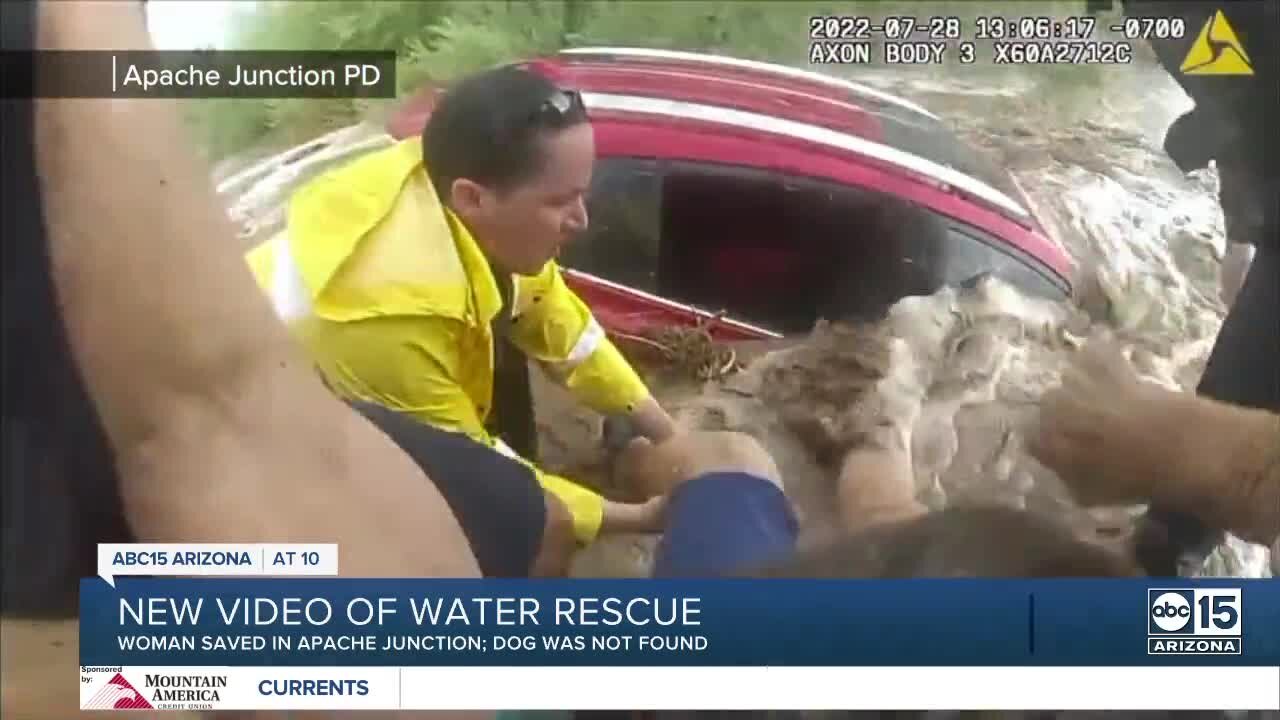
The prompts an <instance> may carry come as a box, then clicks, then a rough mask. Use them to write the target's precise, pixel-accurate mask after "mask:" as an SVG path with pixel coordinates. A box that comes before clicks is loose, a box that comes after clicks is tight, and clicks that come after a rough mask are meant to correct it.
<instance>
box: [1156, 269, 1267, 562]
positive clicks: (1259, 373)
mask: <svg viewBox="0 0 1280 720" xmlns="http://www.w3.org/2000/svg"><path fill="white" fill-rule="evenodd" d="M1197 392H1198V393H1199V394H1201V395H1204V396H1205V397H1210V398H1213V399H1215V400H1220V401H1222V402H1226V403H1231V404H1233V405H1242V406H1245V407H1252V408H1259V409H1263V410H1272V411H1274V412H1280V250H1278V249H1276V248H1274V247H1263V248H1259V249H1258V252H1257V255H1256V256H1255V257H1254V260H1253V266H1252V267H1251V268H1250V269H1249V276H1248V277H1247V278H1246V279H1245V283H1244V287H1242V288H1241V289H1240V294H1239V296H1238V297H1237V298H1236V302H1235V305H1233V306H1232V308H1231V312H1230V313H1228V314H1227V318H1226V320H1225V321H1224V322H1223V324H1222V330H1221V331H1220V332H1219V334H1218V340H1217V342H1216V343H1215V344H1214V346H1213V353H1212V354H1211V355H1210V356H1209V364H1208V366H1207V367H1206V368H1205V371H1204V376H1203V377H1201V379H1200V385H1199V387H1198V388H1197ZM1147 518H1148V521H1149V522H1148V523H1147V528H1146V529H1145V530H1144V531H1143V537H1141V538H1140V539H1139V542H1138V560H1139V561H1140V562H1141V563H1142V565H1143V567H1144V568H1146V570H1147V572H1148V573H1149V574H1151V575H1156V576H1168V577H1172V576H1176V575H1178V574H1179V560H1180V558H1182V557H1185V556H1188V555H1190V556H1193V557H1199V558H1203V557H1204V556H1206V555H1208V553H1209V552H1212V550H1213V548H1214V547H1216V546H1217V545H1218V544H1219V543H1221V542H1222V539H1223V533H1222V532H1221V531H1220V530H1218V529H1215V528H1210V527H1207V526H1205V525H1204V523H1202V522H1200V520H1199V519H1198V518H1196V517H1195V516H1193V515H1188V514H1186V513H1180V512H1175V511H1172V510H1168V509H1166V508H1162V507H1158V506H1153V507H1152V508H1151V510H1150V512H1149V513H1148V515H1147Z"/></svg>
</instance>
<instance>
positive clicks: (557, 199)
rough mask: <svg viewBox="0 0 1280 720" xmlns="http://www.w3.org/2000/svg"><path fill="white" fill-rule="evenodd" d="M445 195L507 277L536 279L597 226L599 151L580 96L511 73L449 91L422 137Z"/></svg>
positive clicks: (476, 78) (489, 74) (488, 75)
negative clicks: (590, 189)
mask: <svg viewBox="0 0 1280 720" xmlns="http://www.w3.org/2000/svg"><path fill="white" fill-rule="evenodd" d="M422 149H423V156H424V160H425V162H426V166H427V172H428V174H429V175H430V177H431V182H432V184H433V185H434V186H435V189H436V192H437V194H438V195H439V196H440V199H441V201H442V202H444V203H445V204H446V205H447V206H448V207H449V208H450V209H452V210H453V211H454V212H455V213H457V215H458V216H459V218H461V219H462V221H463V223H465V224H466V226H467V228H468V229H469V230H470V231H471V232H472V234H473V235H474V236H475V238H476V242H477V243H478V244H479V245H480V248H481V249H482V250H483V251H484V253H485V255H486V256H487V257H488V258H489V261H490V262H491V263H493V264H494V266H495V267H496V268H498V269H500V270H503V271H506V272H512V273H518V274H536V273H537V272H538V271H539V270H541V269H542V267H543V266H544V265H546V263H547V261H549V260H551V259H553V258H555V257H556V255H557V254H558V253H559V252H560V248H561V247H562V246H563V245H564V244H565V243H567V242H569V241H570V240H571V239H572V238H573V236H574V235H576V234H578V233H580V232H582V231H583V230H585V229H586V226H587V211H586V206H585V203H584V198H585V195H586V192H587V186H588V185H589V184H590V182H591V171H592V166H593V164H594V160H595V142H594V138H593V136H592V132H591V126H590V125H589V124H588V123H587V114H586V110H585V108H584V107H583V105H582V100H581V98H580V96H578V94H577V93H575V92H571V91H564V90H561V89H559V88H557V87H556V86H555V85H554V84H552V83H551V82H550V81H548V80H547V79H546V78H543V77H541V76H539V75H537V74H534V73H532V72H529V71H527V70H524V69H522V68H518V67H514V66H506V67H501V68H497V69H494V70H489V71H486V72H483V73H480V74H478V75H473V76H471V77H469V78H467V79H465V80H463V81H461V82H460V83H458V84H457V85H456V86H454V87H453V88H451V89H449V90H448V91H447V92H446V93H445V95H444V97H443V98H441V100H440V102H439V103H438V104H437V105H436V107H435V109H434V110H433V111H432V113H431V118H430V120H429V121H428V122H427V126H426V128H425V129H424V130H423V133H422Z"/></svg>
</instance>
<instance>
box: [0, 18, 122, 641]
mask: <svg viewBox="0 0 1280 720" xmlns="http://www.w3.org/2000/svg"><path fill="white" fill-rule="evenodd" d="M36 8H37V3H33V2H21V3H0V18H2V20H3V21H2V22H0V47H3V49H5V50H17V51H28V50H30V49H31V48H32V47H34V44H35V37H36ZM31 68H32V65H31V64H30V63H14V64H12V65H10V66H7V67H6V70H5V71H4V72H5V75H6V76H5V77H3V78H0V82H5V83H13V84H15V85H16V84H17V83H19V82H21V83H23V85H27V84H29V83H31V82H32V80H31V78H30V77H14V75H18V74H21V73H29V72H30V71H31ZM33 105H34V104H33V103H32V102H31V101H30V100H27V99H6V100H0V148H2V149H0V153H2V154H3V155H4V158H5V161H4V162H3V163H0V203H2V204H3V208H4V212H3V213H2V214H0V217H2V218H3V231H0V234H3V236H4V243H3V244H4V285H3V315H4V346H3V352H4V363H3V370H4V372H3V375H4V385H3V392H2V393H0V395H2V396H3V407H4V419H3V424H2V425H0V430H2V431H3V458H4V469H3V471H2V472H3V475H2V476H0V484H2V485H3V498H2V507H3V513H4V514H3V518H2V520H0V526H2V527H3V538H2V539H0V547H2V548H3V557H2V558H0V571H2V577H0V589H2V592H0V613H2V614H3V615H5V616H27V617H32V616H61V617H74V616H75V615H76V613H77V608H78V601H77V597H78V595H79V588H80V578H82V577H86V576H92V575H94V574H95V573H96V572H97V569H96V561H97V543H100V542H105V543H112V542H130V541H131V540H132V535H131V534H130V531H129V528H128V525H127V523H126V522H125V517H124V510H123V504H122V502H121V499H120V492H119V482H118V477H117V475H116V468H115V460H114V458H113V456H112V453H111V448H110V445H109V444H108V442H107V438H106V435H105V433H104V432H103V428H102V424H101V422H100V420H99V418H98V414H97V412H96V411H95V409H94V407H93V403H92V402H91V401H90V398H89V394H88V392H87V390H86V387H85V383H84V380H83V378H82V377H81V374H80V371H79V368H78V367H77V365H76V363H75V359H74V357H73V355H72V352H71V346H70V344H69V342H68V339H67V331H66V327H65V325H64V323H63V319H62V314H61V312H60V310H59V308H58V302H57V296H56V293H55V288H54V283H53V274H52V271H51V268H50V262H49V245H48V233H47V229H46V227H45V223H44V217H43V210H42V203H41V194H40V184H39V176H38V175H37V173H36V159H35V126H34V107H33Z"/></svg>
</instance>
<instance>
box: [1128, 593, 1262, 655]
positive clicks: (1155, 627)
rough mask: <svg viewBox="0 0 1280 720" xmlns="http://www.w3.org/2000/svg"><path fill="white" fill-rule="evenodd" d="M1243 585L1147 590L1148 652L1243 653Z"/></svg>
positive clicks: (1175, 653) (1161, 653)
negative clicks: (1235, 586) (1240, 587)
mask: <svg viewBox="0 0 1280 720" xmlns="http://www.w3.org/2000/svg"><path fill="white" fill-rule="evenodd" d="M1242 624H1243V623H1242V619H1241V602H1240V589H1239V588H1204V589H1200V590H1191V589H1175V588H1168V589H1166V588H1150V589H1148V590H1147V654H1148V655H1239V654H1240V643H1241V640H1242V634H1241V629H1242Z"/></svg>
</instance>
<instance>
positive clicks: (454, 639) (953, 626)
mask: <svg viewBox="0 0 1280 720" xmlns="http://www.w3.org/2000/svg"><path fill="white" fill-rule="evenodd" d="M80 662H81V664H82V665H92V666H97V665H103V666H256V667H268V666H398V667H412V666H430V665H446V666H489V665H493V666H500V665H501V666H513V665H517V666H518V665H524V666H556V665H559V666H608V665H615V666H619V665H622V666H637V665H680V666H699V665H707V666H766V665H773V666H787V665H790V666H947V665H951V666H1016V665H1077V666H1087V665H1094V666H1099V665H1101V666H1137V665H1254V666H1274V665H1280V582H1276V581H1274V580H1196V581H1177V582H1174V583H1160V582H1159V581H1152V580H1146V581H1141V580H1135V581H1130V580H1115V579H1108V580H1047V581H1045V580H1039V581H1013V580H971V579H956V580H877V581H869V580H839V581H825V580H736V579H734V580H706V581H676V580H570V581H507V580H358V579H318V578H295V579H287V580H279V579H204V578H195V579H155V578H147V579H131V578H119V579H118V580H117V581H116V587H114V588H113V587H111V586H110V585H108V584H107V583H106V582H105V581H104V580H102V579H99V578H87V579H85V580H83V581H82V583H81V596H80Z"/></svg>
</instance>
